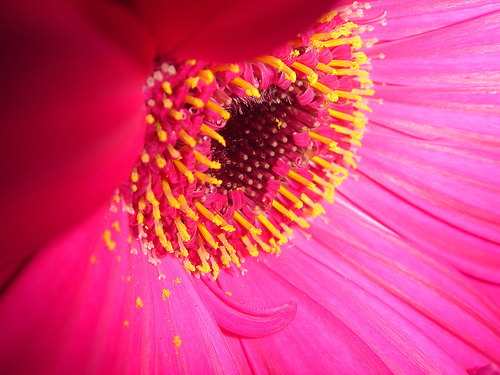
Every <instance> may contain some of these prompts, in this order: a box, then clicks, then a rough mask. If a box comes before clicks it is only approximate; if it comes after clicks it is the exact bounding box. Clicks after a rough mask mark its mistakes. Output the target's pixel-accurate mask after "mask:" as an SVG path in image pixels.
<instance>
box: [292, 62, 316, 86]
mask: <svg viewBox="0 0 500 375" xmlns="http://www.w3.org/2000/svg"><path fill="white" fill-rule="evenodd" d="M292 68H294V69H297V70H298V71H299V72H302V73H304V74H307V80H308V81H309V82H310V83H311V84H313V83H316V82H317V81H318V75H317V74H316V73H315V72H314V70H312V69H311V68H309V67H308V66H306V65H304V64H301V63H299V62H298V61H295V62H294V63H293V64H292Z"/></svg>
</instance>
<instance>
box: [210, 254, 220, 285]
mask: <svg viewBox="0 0 500 375" xmlns="http://www.w3.org/2000/svg"><path fill="white" fill-rule="evenodd" d="M210 264H211V265H212V272H213V275H214V281H215V280H217V277H218V276H219V272H220V268H219V265H218V264H217V262H216V261H215V260H214V258H210Z"/></svg>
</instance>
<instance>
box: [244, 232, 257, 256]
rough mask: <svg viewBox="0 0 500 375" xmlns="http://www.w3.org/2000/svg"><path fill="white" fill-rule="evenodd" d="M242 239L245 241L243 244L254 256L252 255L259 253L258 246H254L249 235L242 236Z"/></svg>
mask: <svg viewBox="0 0 500 375" xmlns="http://www.w3.org/2000/svg"><path fill="white" fill-rule="evenodd" d="M241 241H242V242H243V244H244V245H245V247H246V248H247V251H248V253H249V254H250V255H251V256H252V257H256V256H258V255H259V251H258V250H257V248H256V247H255V246H254V244H253V243H251V242H250V239H249V238H248V237H247V236H242V237H241Z"/></svg>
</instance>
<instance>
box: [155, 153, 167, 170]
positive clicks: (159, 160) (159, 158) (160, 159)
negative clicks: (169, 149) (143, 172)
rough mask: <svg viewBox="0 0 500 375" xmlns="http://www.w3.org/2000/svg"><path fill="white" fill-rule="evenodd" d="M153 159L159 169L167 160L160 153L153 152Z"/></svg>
mask: <svg viewBox="0 0 500 375" xmlns="http://www.w3.org/2000/svg"><path fill="white" fill-rule="evenodd" d="M155 160H156V165H157V166H158V168H160V169H163V168H165V165H167V161H166V160H165V159H164V158H163V157H162V156H161V155H160V154H155Z"/></svg>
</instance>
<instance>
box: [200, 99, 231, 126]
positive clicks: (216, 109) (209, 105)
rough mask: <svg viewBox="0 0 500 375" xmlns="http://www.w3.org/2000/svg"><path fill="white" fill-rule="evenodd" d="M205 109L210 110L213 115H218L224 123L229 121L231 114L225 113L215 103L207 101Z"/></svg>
mask: <svg viewBox="0 0 500 375" xmlns="http://www.w3.org/2000/svg"><path fill="white" fill-rule="evenodd" d="M206 107H207V108H208V109H211V110H212V111H214V112H215V113H218V114H219V115H220V116H221V117H222V118H223V119H224V120H226V121H227V120H229V118H230V117H231V114H230V113H229V112H228V111H226V110H225V109H224V108H222V107H221V106H220V105H218V104H217V103H215V102H213V101H211V100H209V101H208V102H207V104H206Z"/></svg>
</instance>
